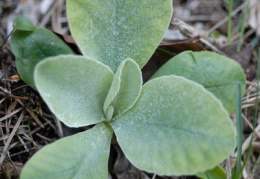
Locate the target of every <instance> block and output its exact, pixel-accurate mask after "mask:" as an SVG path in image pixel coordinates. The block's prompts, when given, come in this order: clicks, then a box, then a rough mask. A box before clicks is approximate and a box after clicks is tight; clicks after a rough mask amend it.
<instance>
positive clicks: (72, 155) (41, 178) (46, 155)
mask: <svg viewBox="0 0 260 179" xmlns="http://www.w3.org/2000/svg"><path fill="white" fill-rule="evenodd" d="M112 134H113V132H112V130H111V128H110V127H108V126H106V125H105V124H103V123H100V124H98V125H96V126H94V127H93V128H91V129H89V130H87V131H84V132H81V133H78V134H75V135H72V136H69V137H65V138H63V139H60V140H58V141H56V142H54V143H52V144H50V145H47V146H46V147H44V148H42V149H41V150H40V151H38V152H37V153H36V154H35V155H34V156H33V157H32V158H31V159H30V160H29V161H28V162H27V163H26V165H25V167H24V169H23V170H22V174H21V179H28V178H37V179H54V178H55V179H64V178H85V177H86V176H87V177H89V178H101V179H105V178H107V175H108V172H107V163H108V157H109V152H110V141H111V137H112Z"/></svg>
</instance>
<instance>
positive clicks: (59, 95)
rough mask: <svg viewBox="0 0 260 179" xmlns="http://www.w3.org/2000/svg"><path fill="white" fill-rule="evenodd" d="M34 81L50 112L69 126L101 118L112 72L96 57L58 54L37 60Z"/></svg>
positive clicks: (103, 117) (103, 116) (93, 122)
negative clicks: (94, 58)
mask: <svg viewBox="0 0 260 179" xmlns="http://www.w3.org/2000/svg"><path fill="white" fill-rule="evenodd" d="M34 76H35V84H36V87H37V89H38V91H39V92H40V94H41V96H42V98H43V99H44V100H45V102H46V103H47V105H48V106H49V108H50V109H51V111H52V112H53V113H54V114H55V115H56V116H57V117H58V118H59V119H60V120H61V121H62V122H64V123H65V124H66V125H68V126H70V127H80V126H87V125H90V124H95V123H97V122H100V121H104V120H106V119H105V115H104V113H103V104H104V102H105V98H106V96H107V94H108V90H109V88H110V85H111V83H112V80H113V77H114V75H113V73H112V71H111V70H110V69H109V68H108V67H107V66H105V65H103V64H102V63H100V62H98V61H96V60H89V59H86V58H85V57H82V56H75V55H60V56H57V57H50V58H47V59H46V60H43V61H41V62H40V63H38V65H37V66H36V69H35V73H34Z"/></svg>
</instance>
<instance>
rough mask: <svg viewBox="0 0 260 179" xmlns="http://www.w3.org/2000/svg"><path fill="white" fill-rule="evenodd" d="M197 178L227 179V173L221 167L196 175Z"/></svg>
mask: <svg viewBox="0 0 260 179" xmlns="http://www.w3.org/2000/svg"><path fill="white" fill-rule="evenodd" d="M196 176H197V177H199V178H201V179H226V178H227V174H226V172H225V171H224V170H223V169H222V168H221V167H220V166H216V167H215V168H213V169H211V170H208V171H206V172H202V173H198V174H196Z"/></svg>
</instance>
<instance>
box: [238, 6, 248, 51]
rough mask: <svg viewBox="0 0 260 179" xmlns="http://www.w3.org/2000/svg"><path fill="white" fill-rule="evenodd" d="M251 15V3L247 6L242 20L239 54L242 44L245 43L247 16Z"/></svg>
mask: <svg viewBox="0 0 260 179" xmlns="http://www.w3.org/2000/svg"><path fill="white" fill-rule="evenodd" d="M248 13H249V2H248V3H247V5H246V10H245V12H244V18H243V19H242V24H241V27H240V31H239V39H238V41H239V42H240V43H241V44H239V45H238V46H237V51H238V52H239V51H240V50H241V48H242V43H243V39H244V34H245V28H246V21H247V16H248Z"/></svg>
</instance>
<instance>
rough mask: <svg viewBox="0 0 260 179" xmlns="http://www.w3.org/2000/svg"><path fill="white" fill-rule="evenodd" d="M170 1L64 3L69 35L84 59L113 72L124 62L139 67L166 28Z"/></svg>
mask: <svg viewBox="0 0 260 179" xmlns="http://www.w3.org/2000/svg"><path fill="white" fill-rule="evenodd" d="M171 15H172V0H157V1H154V0H142V1H139V0H131V1H122V0H106V1H104V0H100V1H92V0H77V1H75V0H68V1H67V17H68V21H69V26H70V29H71V32H72V35H73V37H74V39H75V40H76V42H77V43H78V45H79V47H80V49H81V51H82V53H83V54H84V56H86V57H90V58H94V59H97V60H99V61H102V62H103V63H104V64H106V65H108V66H109V67H110V68H111V69H112V70H113V71H114V72H115V71H116V70H117V68H118V67H119V65H120V63H121V61H123V60H124V59H125V58H132V59H134V60H135V61H136V62H137V63H138V64H139V66H140V67H142V66H144V64H145V63H146V62H147V61H148V60H149V58H150V56H151V55H152V54H153V52H154V51H155V49H156V47H157V46H158V44H159V43H160V41H161V40H162V38H163V35H164V33H165V31H166V29H167V28H168V24H169V22H170V20H171Z"/></svg>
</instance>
